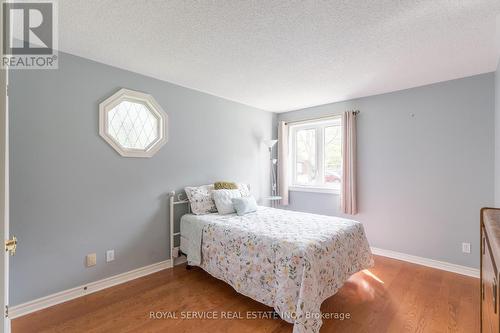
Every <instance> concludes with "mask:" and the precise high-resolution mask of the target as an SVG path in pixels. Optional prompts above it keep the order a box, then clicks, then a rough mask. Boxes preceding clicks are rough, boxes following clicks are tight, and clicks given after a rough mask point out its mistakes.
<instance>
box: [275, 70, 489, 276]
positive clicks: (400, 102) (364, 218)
mask: <svg viewBox="0 0 500 333" xmlns="http://www.w3.org/2000/svg"><path fill="white" fill-rule="evenodd" d="M346 109H359V110H360V111H361V114H360V115H359V117H358V139H359V141H358V161H359V164H358V165H359V204H360V214H359V215H357V216H355V217H354V218H355V219H356V220H359V221H361V222H363V223H364V225H365V228H366V231H367V235H368V239H369V241H370V244H371V245H372V246H375V247H379V248H382V249H387V250H393V251H398V252H403V253H407V254H412V255H417V256H421V257H425V258H431V259H436V260H442V261H446V262H451V263H455V264H459V265H465V266H470V267H479V230H478V223H479V210H480V208H481V207H483V206H488V205H491V204H492V203H493V196H494V194H493V193H494V186H493V177H494V170H493V168H494V125H493V119H494V75H493V74H492V73H488V74H483V75H477V76H473V77H469V78H464V79H459V80H453V81H447V82H442V83H437V84H432V85H428V86H423V87H418V88H413V89H408V90H402V91H397V92H393V93H388V94H383V95H377V96H371V97H366V98H360V99H355V100H351V101H347V102H341V103H333V104H328V105H323V106H318V107H313V108H309V109H304V110H299V111H292V112H287V113H282V114H279V117H278V119H279V120H297V119H305V118H311V117H316V116H324V115H328V114H333V113H339V112H342V111H345V110H346ZM412 115H413V116H412ZM338 199H339V198H338V196H336V195H332V194H319V193H305V192H291V198H290V203H291V204H290V206H289V209H294V210H304V211H308V212H315V213H320V214H328V215H339V210H338V201H339V200H338ZM462 242H470V243H471V247H472V253H471V254H463V253H462V251H461V243H462Z"/></svg>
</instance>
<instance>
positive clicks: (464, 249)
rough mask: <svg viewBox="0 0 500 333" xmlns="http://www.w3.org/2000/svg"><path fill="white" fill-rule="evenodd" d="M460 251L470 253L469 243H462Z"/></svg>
mask: <svg viewBox="0 0 500 333" xmlns="http://www.w3.org/2000/svg"><path fill="white" fill-rule="evenodd" d="M462 252H463V253H470V243H462Z"/></svg>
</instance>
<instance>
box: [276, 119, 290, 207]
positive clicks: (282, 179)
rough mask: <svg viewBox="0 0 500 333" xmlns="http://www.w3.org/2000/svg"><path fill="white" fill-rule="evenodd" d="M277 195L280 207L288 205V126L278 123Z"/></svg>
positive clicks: (281, 122) (282, 122)
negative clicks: (279, 198)
mask: <svg viewBox="0 0 500 333" xmlns="http://www.w3.org/2000/svg"><path fill="white" fill-rule="evenodd" d="M278 126H279V127H278V194H279V195H280V196H281V198H282V199H281V205H282V206H287V205H288V125H287V124H286V123H285V122H284V121H280V123H279V125H278Z"/></svg>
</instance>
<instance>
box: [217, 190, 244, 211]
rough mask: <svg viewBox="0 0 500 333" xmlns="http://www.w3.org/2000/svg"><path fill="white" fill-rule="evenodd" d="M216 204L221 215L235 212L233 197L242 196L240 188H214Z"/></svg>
mask: <svg viewBox="0 0 500 333" xmlns="http://www.w3.org/2000/svg"><path fill="white" fill-rule="evenodd" d="M212 195H213V198H214V201H215V206H216V207H217V211H218V212H219V214H220V215H224V214H231V213H234V212H235V210H234V207H233V202H232V201H231V199H233V198H241V192H240V190H214V191H213V192H212Z"/></svg>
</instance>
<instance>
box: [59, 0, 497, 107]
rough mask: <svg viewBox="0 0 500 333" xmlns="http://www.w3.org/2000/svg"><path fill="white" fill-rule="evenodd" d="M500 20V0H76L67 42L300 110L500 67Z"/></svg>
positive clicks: (62, 28) (62, 25)
mask: <svg viewBox="0 0 500 333" xmlns="http://www.w3.org/2000/svg"><path fill="white" fill-rule="evenodd" d="M498 13H500V1H498V0H446V1H444V0H422V1H417V0H413V1H409V0H406V1H405V0H400V1H397V0H380V1H369V0H366V1H359V0H355V1H353V0H350V1H345V0H344V1H338V0H337V1H333V0H331V1H321V0H314V1H308V0H305V1H291V0H290V1H284V0H283V1H282V0H254V1H238V0H226V1H221V0H217V1H190V0H181V1H176V0H175V1H174V0H169V1H160V0H120V1H117V0H64V1H59V35H60V40H59V46H60V49H61V50H62V51H65V52H68V53H72V54H76V55H79V56H82V57H86V58H89V59H93V60H96V61H99V62H103V63H106V64H110V65H113V66H117V67H121V68H125V69H128V70H131V71H134V72H139V73H142V74H145V75H149V76H152V77H155V78H158V79H162V80H165V81H169V82H173V83H176V84H179V85H182V86H185V87H189V88H193V89H197V90H201V91H204V92H207V93H210V94H213V95H217V96H221V97H224V98H227V99H230V100H234V101H238V102H241V103H244V104H248V105H251V106H255V107H257V108H260V109H264V110H269V111H288V110H293V109H299V108H304V107H308V106H313V105H319V104H325V103H330V102H335V101H340V100H346V99H351V98H355V97H361V96H367V95H373V94H379V93H384V92H389V91H395V90H400V89H405V88H410V87H415V86H419V85H424V84H428V83H433V82H438V81H444V80H449V79H454V78H459V77H465V76H470V75H474V74H478V73H484V72H489V71H493V70H494V69H495V68H496V63H497V59H496V52H495V49H496V46H495V30H496V29H495V28H496V16H497V14H498Z"/></svg>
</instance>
